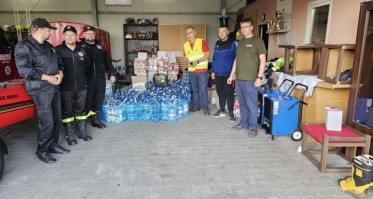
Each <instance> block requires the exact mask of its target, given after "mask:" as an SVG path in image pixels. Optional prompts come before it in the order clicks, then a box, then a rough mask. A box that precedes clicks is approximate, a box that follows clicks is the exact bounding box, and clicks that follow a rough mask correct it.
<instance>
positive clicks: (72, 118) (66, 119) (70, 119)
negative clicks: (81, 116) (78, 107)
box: [62, 117, 74, 123]
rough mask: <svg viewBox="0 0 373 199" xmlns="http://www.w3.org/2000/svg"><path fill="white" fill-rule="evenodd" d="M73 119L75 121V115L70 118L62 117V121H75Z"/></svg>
mask: <svg viewBox="0 0 373 199" xmlns="http://www.w3.org/2000/svg"><path fill="white" fill-rule="evenodd" d="M73 121H74V117H69V118H65V119H62V123H69V122H73Z"/></svg>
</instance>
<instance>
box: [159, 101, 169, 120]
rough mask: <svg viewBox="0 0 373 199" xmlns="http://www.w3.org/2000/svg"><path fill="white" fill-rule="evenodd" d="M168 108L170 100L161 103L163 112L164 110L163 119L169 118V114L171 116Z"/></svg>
mask: <svg viewBox="0 0 373 199" xmlns="http://www.w3.org/2000/svg"><path fill="white" fill-rule="evenodd" d="M168 109H169V105H168V102H167V101H163V102H162V104H161V112H162V116H161V119H162V120H164V121H167V120H168V116H169V113H168Z"/></svg>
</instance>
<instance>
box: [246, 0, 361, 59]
mask: <svg viewBox="0 0 373 199" xmlns="http://www.w3.org/2000/svg"><path fill="white" fill-rule="evenodd" d="M315 1H317V0H293V7H292V27H291V29H290V31H289V32H291V33H292V34H293V35H294V41H295V44H305V39H306V29H307V20H308V19H307V17H308V4H309V3H310V2H315ZM360 2H361V0H332V4H331V6H332V11H331V12H332V13H331V21H330V27H329V35H328V36H327V38H328V43H329V44H354V43H355V42H356V41H355V40H356V32H357V23H358V19H359V9H360ZM276 5H277V0H257V1H256V2H255V3H253V4H251V5H249V6H247V7H246V8H245V9H244V13H245V15H246V16H247V15H248V13H250V12H256V11H257V13H258V16H257V19H258V21H257V24H258V25H262V24H265V23H266V21H264V22H263V21H261V20H260V15H261V14H262V13H265V15H266V18H267V19H270V18H272V17H274V15H275V12H276V8H277V6H276ZM275 39H276V34H270V36H269V42H268V58H269V59H272V58H274V57H283V56H284V49H283V48H278V45H277V44H276V40H275Z"/></svg>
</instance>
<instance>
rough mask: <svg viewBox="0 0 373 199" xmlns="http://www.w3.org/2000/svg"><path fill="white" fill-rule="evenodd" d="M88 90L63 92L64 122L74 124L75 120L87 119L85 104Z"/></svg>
mask: <svg viewBox="0 0 373 199" xmlns="http://www.w3.org/2000/svg"><path fill="white" fill-rule="evenodd" d="M86 99H87V90H83V91H61V105H62V122H63V123H67V122H72V121H74V119H78V120H84V119H86V115H87V113H86V109H85V103H86Z"/></svg>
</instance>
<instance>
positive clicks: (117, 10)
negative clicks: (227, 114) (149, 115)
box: [0, 0, 246, 65]
mask: <svg viewBox="0 0 373 199" xmlns="http://www.w3.org/2000/svg"><path fill="white" fill-rule="evenodd" d="M225 1H226V8H227V12H228V13H229V12H237V11H238V10H239V9H240V8H241V7H243V6H245V2H246V1H245V0H225ZM10 2H11V0H1V1H0V25H1V26H3V25H5V24H8V25H13V24H15V22H14V21H15V20H14V15H13V14H12V13H6V12H5V11H12V6H11V3H10ZM104 2H105V1H104V0H98V1H97V9H98V12H99V13H101V14H99V15H98V18H99V21H98V22H99V26H100V28H101V29H104V30H106V31H108V32H110V35H111V45H112V52H113V58H115V59H122V60H123V56H124V46H123V23H125V21H124V20H125V19H126V18H127V17H134V18H135V19H138V18H148V19H153V18H155V17H157V18H158V21H159V24H207V43H208V44H209V47H210V50H211V52H212V51H213V49H212V48H213V45H214V43H215V41H216V40H217V39H218V37H217V29H218V26H219V20H218V17H217V15H218V14H219V13H220V11H221V7H220V6H221V5H220V3H221V0H132V5H131V6H106V5H105V4H104ZM28 6H29V8H30V9H31V17H32V19H34V18H37V17H43V18H46V19H48V20H49V21H70V22H79V23H87V24H93V23H94V18H93V16H92V14H90V13H88V12H91V10H92V1H91V0H58V1H57V0H28ZM19 9H20V10H23V9H24V8H22V7H19ZM2 11H3V12H2ZM141 13H151V14H141ZM20 19H21V21H22V19H24V15H23V14H21V15H20ZM235 20H236V16H234V15H230V20H229V27H230V29H231V30H233V29H234V23H235ZM25 23H26V22H25V21H23V22H21V25H25ZM180 50H182V49H180ZM211 54H212V53H211ZM119 64H120V65H123V61H122V63H119Z"/></svg>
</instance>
